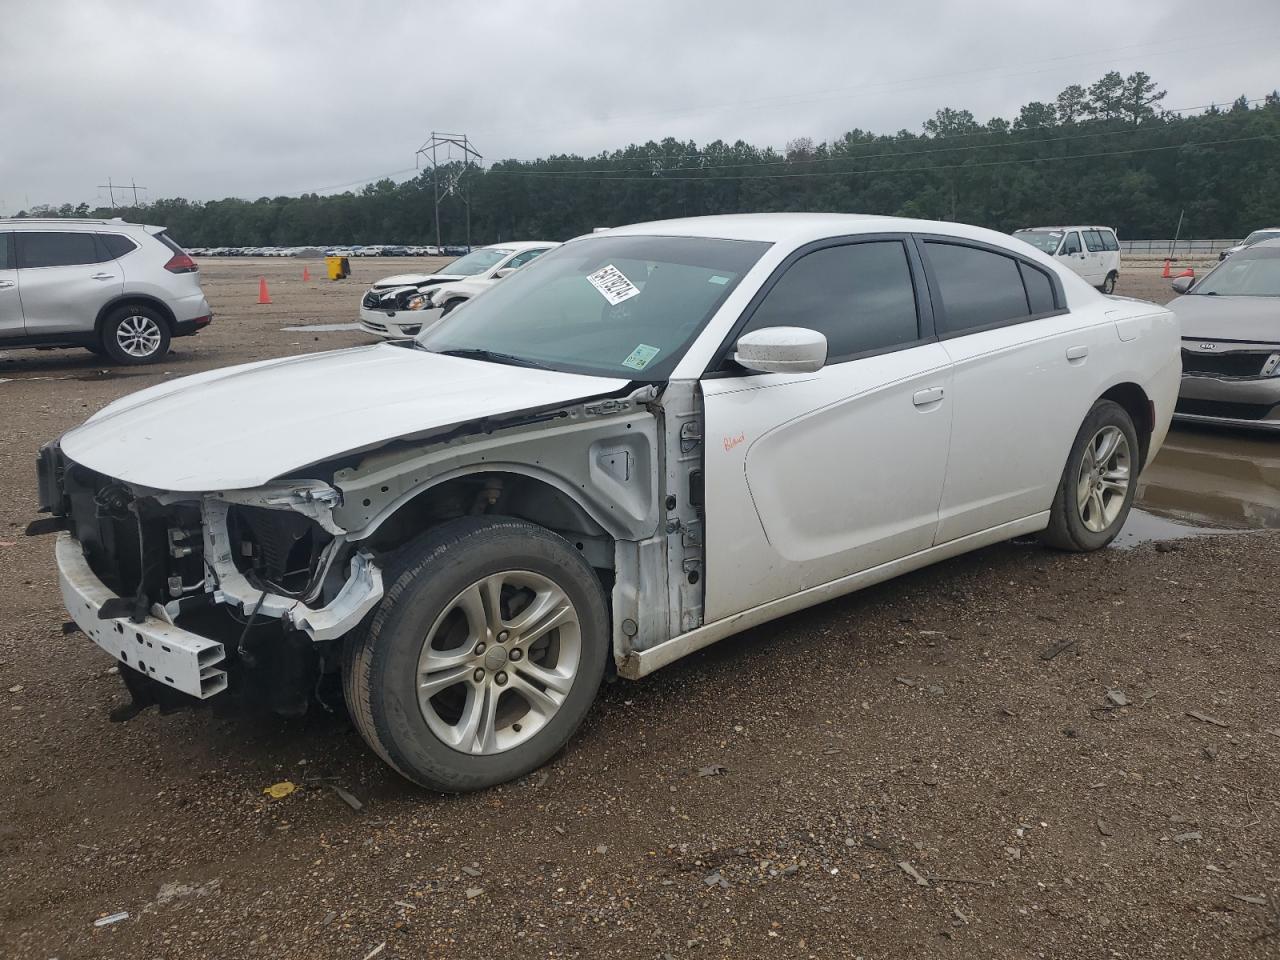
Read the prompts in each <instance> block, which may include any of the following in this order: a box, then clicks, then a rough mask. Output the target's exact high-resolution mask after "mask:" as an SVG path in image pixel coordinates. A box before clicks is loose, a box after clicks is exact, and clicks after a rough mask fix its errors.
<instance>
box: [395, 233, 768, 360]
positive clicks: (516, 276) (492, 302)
mask: <svg viewBox="0 0 1280 960" xmlns="http://www.w3.org/2000/svg"><path fill="white" fill-rule="evenodd" d="M768 248H769V244H767V243H759V242H753V241H744V240H712V239H704V238H701V237H635V236H624V237H585V238H583V239H581V240H575V241H571V242H570V243H566V244H565V245H564V246H562V247H558V248H557V249H555V250H551V251H549V252H547V253H545V254H543V255H542V256H541V257H539V258H538V259H537V260H535V261H534V262H533V263H531V264H529V265H528V266H527V267H524V268H523V269H521V270H519V271H517V272H516V273H513V274H512V275H511V276H509V277H508V278H507V279H505V280H503V281H502V282H501V283H500V284H497V285H496V286H495V287H493V288H492V289H491V290H488V291H486V292H485V294H484V296H482V297H476V298H475V299H474V300H471V301H469V302H467V303H465V304H463V305H462V306H460V307H459V308H457V309H456V310H454V311H453V312H452V313H450V314H449V315H448V316H447V317H445V319H444V320H442V321H441V322H440V323H439V324H437V325H436V326H434V327H432V328H431V329H430V330H427V331H425V332H424V333H423V334H421V335H420V336H419V337H418V344H419V345H420V346H421V347H423V348H424V349H427V350H431V351H433V352H435V353H452V352H456V351H461V352H469V351H484V352H488V351H493V352H497V353H501V354H503V355H505V359H506V360H507V361H508V362H517V361H518V362H523V363H524V364H527V365H529V366H541V367H549V368H550V369H553V370H562V371H565V372H568V373H586V374H592V375H595V376H604V377H625V378H626V379H628V380H640V381H645V382H658V381H662V380H665V379H666V378H667V377H668V376H670V374H671V371H672V370H674V369H675V366H676V363H677V362H679V360H680V357H681V356H682V355H683V354H684V351H685V349H686V348H687V347H688V345H689V344H690V343H691V342H692V340H693V338H694V337H696V336H697V335H698V333H699V332H700V331H701V330H702V328H703V326H704V325H705V324H706V322H707V320H709V319H710V318H711V316H712V314H714V313H715V311H716V310H717V309H718V308H719V306H720V304H722V303H723V302H724V300H725V298H726V297H728V295H729V294H730V293H731V292H732V291H733V289H734V288H735V287H736V286H737V285H738V281H739V280H740V279H741V278H742V275H743V274H744V273H746V272H747V271H748V270H749V269H751V267H752V266H753V265H754V264H755V262H756V261H757V260H759V259H760V257H761V255H762V254H763V253H764V252H765V250H767V249H768Z"/></svg>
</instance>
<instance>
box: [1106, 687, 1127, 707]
mask: <svg viewBox="0 0 1280 960" xmlns="http://www.w3.org/2000/svg"><path fill="white" fill-rule="evenodd" d="M1107 703H1109V704H1111V705H1112V706H1113V707H1127V706H1128V705H1129V697H1128V696H1127V695H1126V694H1125V692H1124V691H1123V690H1116V689H1114V688H1112V689H1111V690H1108V691H1107Z"/></svg>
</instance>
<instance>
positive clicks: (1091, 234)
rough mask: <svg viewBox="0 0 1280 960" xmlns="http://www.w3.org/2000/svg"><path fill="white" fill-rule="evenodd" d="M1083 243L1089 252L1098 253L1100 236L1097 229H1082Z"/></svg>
mask: <svg viewBox="0 0 1280 960" xmlns="http://www.w3.org/2000/svg"><path fill="white" fill-rule="evenodd" d="M1084 245H1085V248H1086V249H1087V250H1088V251H1089V252H1090V253H1100V252H1101V251H1102V249H1103V248H1102V236H1101V234H1099V233H1098V231H1097V230H1086V231H1084Z"/></svg>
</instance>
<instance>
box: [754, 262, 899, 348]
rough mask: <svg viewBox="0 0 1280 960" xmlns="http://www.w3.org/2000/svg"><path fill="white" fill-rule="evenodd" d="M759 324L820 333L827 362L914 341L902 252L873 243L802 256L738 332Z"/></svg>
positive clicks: (756, 326) (760, 326) (759, 325)
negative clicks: (825, 345) (824, 342)
mask: <svg viewBox="0 0 1280 960" xmlns="http://www.w3.org/2000/svg"><path fill="white" fill-rule="evenodd" d="M763 327H807V328H808V329H810V330H817V331H818V332H819V333H821V334H823V335H824V336H825V337H826V338H827V357H828V359H829V361H831V362H836V361H839V360H842V359H847V358H849V357H852V356H855V355H857V354H862V353H868V352H870V351H874V350H884V349H887V348H889V347H896V346H901V345H903V344H907V343H912V342H914V341H916V340H918V339H919V338H920V325H919V321H918V319H917V316H916V293H915V285H914V284H913V283H912V281H911V265H910V262H909V261H908V260H907V251H906V247H905V246H903V244H902V242H901V241H898V240H884V241H879V240H873V241H868V242H866V243H853V244H848V245H847V246H839V247H826V248H824V249H821V250H815V251H814V252H813V253H810V254H806V255H805V256H803V257H801V258H800V259H799V260H797V261H796V262H795V263H793V264H792V265H791V266H790V267H789V268H788V269H787V272H786V273H784V274H783V275H782V277H781V278H780V279H779V280H778V282H777V283H775V284H774V285H773V288H772V289H771V290H770V291H769V293H768V294H767V295H766V296H765V298H764V300H763V301H761V303H760V306H759V307H757V308H756V311H755V313H753V314H752V316H751V320H750V321H749V322H748V323H747V326H746V328H745V329H744V330H743V332H744V333H746V332H749V331H751V330H759V329H761V328H763Z"/></svg>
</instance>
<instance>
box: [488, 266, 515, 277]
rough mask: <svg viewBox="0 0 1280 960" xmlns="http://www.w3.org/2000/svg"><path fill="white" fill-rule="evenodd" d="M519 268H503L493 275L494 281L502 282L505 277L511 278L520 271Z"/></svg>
mask: <svg viewBox="0 0 1280 960" xmlns="http://www.w3.org/2000/svg"><path fill="white" fill-rule="evenodd" d="M518 269H519V268H518V267H503V268H502V269H501V270H499V271H498V272H497V273H495V274H494V275H493V279H495V280H501V279H502V278H503V277H509V276H511V275H512V274H513V273H515V272H516V270H518Z"/></svg>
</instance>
